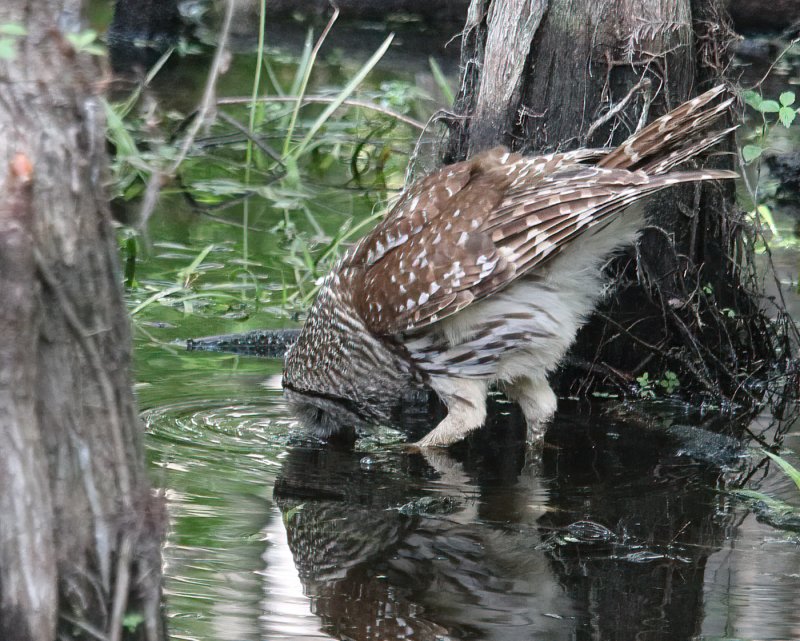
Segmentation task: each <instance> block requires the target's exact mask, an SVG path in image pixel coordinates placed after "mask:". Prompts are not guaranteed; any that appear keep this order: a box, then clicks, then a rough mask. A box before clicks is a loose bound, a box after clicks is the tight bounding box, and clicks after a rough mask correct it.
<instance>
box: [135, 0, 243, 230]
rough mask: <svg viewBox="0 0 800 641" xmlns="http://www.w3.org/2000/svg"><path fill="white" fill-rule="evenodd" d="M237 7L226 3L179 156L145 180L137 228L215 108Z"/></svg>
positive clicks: (151, 209)
mask: <svg viewBox="0 0 800 641" xmlns="http://www.w3.org/2000/svg"><path fill="white" fill-rule="evenodd" d="M235 5H236V0H227V9H226V11H225V19H224V21H223V23H222V30H221V32H220V37H219V42H218V43H217V50H216V52H215V53H214V59H213V60H212V62H211V68H210V69H209V72H208V79H207V80H206V86H205V89H204V90H203V98H202V100H201V101H200V105H199V107H198V108H197V112H196V113H195V117H194V120H193V121H192V124H191V125H190V126H189V130H188V132H187V133H186V136H185V137H184V139H183V144H182V145H181V148H180V151H179V152H178V155H177V156H176V157H175V158H174V160H173V161H172V163H171V164H170V165H169V166H168V167H167V169H166V170H160V169H156V170H155V171H153V173H152V174H151V176H150V179H149V180H148V181H147V187H146V189H145V193H144V197H143V199H142V208H141V210H140V212H139V226H140V227H144V226H145V225H146V224H147V221H148V220H149V219H150V216H151V215H152V214H153V210H155V207H156V204H157V203H158V195H159V193H160V191H161V185H162V184H163V182H164V178H165V177H169V176H173V175H174V174H175V172H176V171H177V170H178V167H180V165H181V163H182V162H183V161H184V160H185V159H186V156H187V155H188V153H189V149H190V148H191V146H192V144H193V143H194V139H195V138H196V137H197V134H198V132H199V131H200V129H201V128H202V127H203V126H204V125H205V124H206V123H207V122H208V120H209V116H210V114H212V113H213V112H214V110H215V109H216V104H217V103H216V100H215V98H214V96H215V94H216V88H217V79H218V78H219V76H220V75H221V74H222V68H223V62H224V60H225V54H226V52H227V50H226V45H227V43H228V35H229V34H230V30H231V22H232V20H233V10H234V7H235Z"/></svg>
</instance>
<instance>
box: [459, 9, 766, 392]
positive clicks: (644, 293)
mask: <svg viewBox="0 0 800 641" xmlns="http://www.w3.org/2000/svg"><path fill="white" fill-rule="evenodd" d="M718 5H719V1H718V0H693V1H691V2H690V0H624V1H622V2H620V1H613V2H612V1H611V0H591V1H590V0H584V1H582V2H575V1H574V0H536V1H535V2H529V1H528V0H510V1H508V2H497V1H492V0H473V2H472V3H471V5H470V13H469V16H468V19H467V26H466V30H465V32H464V41H463V50H462V68H463V69H464V74H463V77H462V85H461V90H460V94H459V97H458V99H457V101H456V106H455V111H456V113H457V114H459V117H458V118H456V119H454V120H453V125H452V127H453V128H452V129H451V133H452V135H451V137H450V140H449V148H448V150H447V154H446V155H447V156H448V157H449V160H458V159H461V158H463V157H465V156H468V155H472V154H473V153H475V152H477V151H479V150H481V149H486V148H489V147H491V146H493V145H496V144H498V143H502V144H505V145H508V146H510V147H512V148H514V149H520V150H523V151H527V152H542V151H548V150H552V149H555V148H561V149H565V148H575V147H578V146H604V145H608V144H618V143H620V142H621V141H622V140H624V139H625V138H626V137H627V136H628V135H629V134H630V133H631V132H632V131H634V130H635V129H636V127H637V123H639V122H640V121H643V120H652V119H653V118H654V117H656V116H659V115H661V114H663V113H664V112H666V111H667V110H668V109H670V108H672V107H675V106H676V105H678V104H679V103H680V102H681V101H683V100H685V99H687V98H689V97H690V96H691V95H692V94H693V93H695V92H696V91H699V90H701V89H704V88H708V87H709V86H711V85H712V84H713V83H714V82H716V79H715V78H717V77H718V76H719V74H720V73H721V72H722V71H723V69H724V66H725V64H726V59H727V58H726V55H725V41H724V35H725V33H726V32H725V28H724V24H723V23H722V22H721V21H720V18H719V16H718V9H719V6H718ZM462 116H464V117H462ZM603 119H605V120H603ZM593 123H595V125H594V126H592V125H593ZM731 164H732V156H727V157H725V158H724V159H723V160H717V161H714V162H711V161H705V162H704V165H706V166H723V165H725V166H731ZM732 201H733V186H732V185H719V184H711V185H702V186H700V185H698V186H696V187H695V186H687V187H683V188H680V189H672V190H669V191H668V192H662V193H661V194H660V195H658V196H657V197H655V198H651V199H650V200H649V201H648V205H647V209H648V214H649V220H650V222H651V225H650V227H649V228H648V229H647V230H646V231H645V232H644V234H643V236H642V240H641V242H640V243H639V246H638V248H637V250H636V251H635V252H634V251H633V250H631V251H630V252H628V255H626V256H623V257H622V258H621V259H618V260H617V261H616V262H615V264H614V265H613V266H612V267H611V268H610V274H612V275H613V277H614V279H615V280H616V283H617V288H616V293H615V295H614V296H613V299H612V300H610V301H609V302H608V303H606V304H605V306H604V307H603V309H602V310H601V313H602V314H603V315H607V316H609V317H610V319H611V320H605V319H603V318H601V317H600V316H595V318H594V319H593V321H592V322H591V323H590V324H589V325H588V326H587V327H586V328H584V330H583V331H582V332H581V334H580V336H579V340H578V343H577V345H576V346H575V348H574V349H573V351H572V362H573V363H575V364H576V365H577V366H578V367H579V369H578V370H576V371H574V372H572V373H571V374H570V375H569V376H567V377H565V378H566V379H567V383H569V382H570V381H575V380H580V379H584V380H595V382H597V381H598V380H599V379H602V381H601V382H610V383H613V384H616V385H619V386H621V387H626V386H627V385H628V384H629V383H630V382H632V381H633V378H634V377H635V376H637V375H639V374H641V373H642V372H643V371H649V372H650V373H651V374H654V373H656V372H662V371H663V370H665V369H671V370H674V371H676V372H679V373H680V374H681V378H682V382H683V383H684V384H686V383H691V386H692V387H693V388H694V389H703V390H710V391H714V392H719V391H725V392H727V393H732V392H733V390H734V389H736V388H737V386H738V385H739V379H738V375H739V372H740V371H741V369H746V368H747V367H748V366H749V365H752V360H754V359H756V358H760V357H762V356H763V354H764V353H765V352H766V351H767V348H766V347H765V345H764V343H766V342H767V341H766V340H764V339H763V337H762V335H761V332H760V331H759V330H760V329H761V327H762V325H761V323H762V320H763V319H762V318H761V316H760V315H759V314H757V310H756V308H755V306H754V305H753V303H752V301H751V299H750V298H749V297H748V295H747V294H746V293H745V292H744V291H743V289H742V286H741V284H740V281H741V278H742V277H741V273H740V269H739V260H740V257H739V256H738V252H740V251H741V242H742V240H741V227H740V226H739V224H738V223H737V221H736V220H735V219H734V218H733V216H732V214H730V213H729V212H731V211H733V207H732ZM704 288H705V289H704ZM721 308H732V309H735V310H737V312H739V318H738V320H737V321H736V322H735V323H731V322H730V319H727V318H724V314H722V313H720V311H719V310H720V309H721ZM750 315H752V316H753V318H752V319H751V318H750ZM737 323H738V324H737ZM748 334H749V336H748ZM754 336H758V338H754Z"/></svg>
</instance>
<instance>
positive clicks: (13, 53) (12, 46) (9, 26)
mask: <svg viewBox="0 0 800 641" xmlns="http://www.w3.org/2000/svg"><path fill="white" fill-rule="evenodd" d="M27 33H28V31H27V29H25V27H23V26H22V25H20V24H14V23H12V22H7V23H4V24H0V60H14V58H16V57H17V48H16V38H21V37H22V36H25V35H27Z"/></svg>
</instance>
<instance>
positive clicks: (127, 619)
mask: <svg viewBox="0 0 800 641" xmlns="http://www.w3.org/2000/svg"><path fill="white" fill-rule="evenodd" d="M142 623H144V616H143V615H142V614H141V613H140V612H128V613H127V614H126V615H125V616H124V617H122V627H123V628H125V629H126V630H127V631H128V632H130V633H131V634H133V633H134V632H136V628H138V627H139V626H140V625H141V624H142Z"/></svg>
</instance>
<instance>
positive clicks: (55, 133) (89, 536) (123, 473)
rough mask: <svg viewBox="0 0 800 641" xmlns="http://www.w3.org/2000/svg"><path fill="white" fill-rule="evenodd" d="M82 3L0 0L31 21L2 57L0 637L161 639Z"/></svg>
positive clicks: (155, 567)
mask: <svg viewBox="0 0 800 641" xmlns="http://www.w3.org/2000/svg"><path fill="white" fill-rule="evenodd" d="M80 4H81V3H80V2H79V1H76V0H5V1H4V2H3V3H2V4H0V24H4V25H17V26H24V27H25V28H26V29H27V35H26V36H24V37H22V36H12V37H11V39H12V45H13V49H14V55H13V57H12V58H11V59H6V58H0V132H2V134H0V184H4V188H3V190H2V192H0V194H2V195H0V301H2V305H0V439H2V443H3V445H2V447H0V514H2V518H0V638H2V639H9V640H11V639H14V640H17V639H19V640H31V641H47V640H49V639H55V638H56V637H57V635H59V632H58V631H59V630H60V631H61V635H60V636H63V637H64V638H67V637H68V638H70V639H90V638H105V639H109V640H110V641H114V640H117V639H121V638H141V639H145V638H146V639H149V640H158V639H163V638H164V637H165V633H164V628H163V623H162V617H161V611H160V607H161V606H160V594H161V593H160V584H161V572H160V556H159V546H160V541H161V533H162V530H163V510H162V507H161V504H160V501H158V500H157V499H155V498H154V497H153V496H152V494H151V490H150V486H149V483H148V479H147V476H146V473H145V465H144V457H143V449H142V430H141V426H140V423H139V420H138V416H137V410H136V406H135V402H134V399H133V394H132V384H131V383H132V381H131V376H130V356H131V353H130V350H131V341H130V335H129V327H128V317H127V313H126V310H125V307H124V303H123V300H122V297H121V292H120V289H121V288H120V282H121V280H120V278H119V273H118V269H117V250H116V242H115V238H114V232H113V228H112V224H111V219H110V217H109V212H108V203H107V195H106V191H105V189H104V182H105V180H106V178H107V175H106V169H107V157H106V152H105V139H104V135H103V128H102V123H103V105H102V102H101V100H100V98H99V96H98V95H97V91H98V90H99V89H100V88H101V86H102V85H101V83H100V82H99V80H100V75H99V74H98V65H97V64H96V62H95V60H93V59H90V56H88V55H86V54H83V53H80V52H78V51H75V49H74V48H73V46H72V45H71V44H70V42H69V40H68V39H67V38H66V36H65V33H66V32H69V31H73V32H75V31H78V30H79V29H80V22H79V16H80V8H81V7H80ZM9 163H10V164H9ZM131 615H132V616H131ZM126 616H128V618H127V623H128V625H127V626H126V627H123V625H122V623H123V619H124V618H125V617H126Z"/></svg>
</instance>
